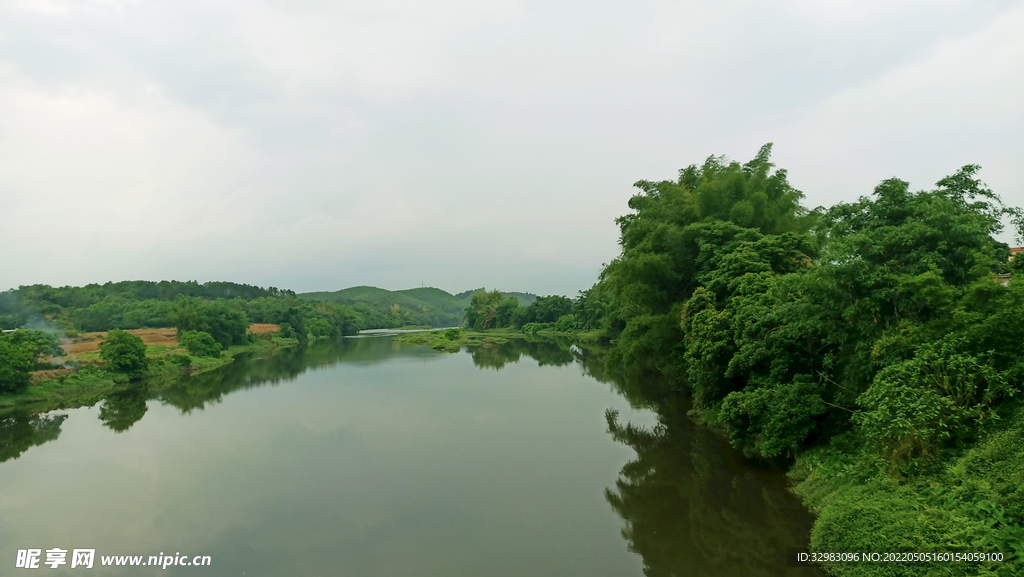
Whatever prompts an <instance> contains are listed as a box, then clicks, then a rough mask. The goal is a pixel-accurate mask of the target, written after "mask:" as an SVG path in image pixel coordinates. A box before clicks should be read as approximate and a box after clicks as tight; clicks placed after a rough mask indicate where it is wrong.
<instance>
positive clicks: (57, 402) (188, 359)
mask: <svg viewBox="0 0 1024 577" xmlns="http://www.w3.org/2000/svg"><path fill="white" fill-rule="evenodd" d="M298 342H299V341H298V340H296V339H291V338H284V337H281V336H279V335H276V334H260V335H257V337H256V339H255V342H254V343H252V344H249V345H236V346H233V347H229V348H228V349H226V350H224V351H222V352H221V354H220V355H219V356H216V357H209V356H206V357H203V356H194V355H191V354H189V352H188V350H187V349H184V348H182V347H180V346H178V345H177V344H173V345H171V344H162V345H148V346H146V357H147V358H148V359H149V370H148V372H147V373H146V376H145V377H143V380H149V379H153V378H155V377H167V376H173V375H185V374H198V373H204V372H207V371H211V370H214V369H217V368H219V367H222V366H224V365H226V364H228V363H231V362H234V360H235V357H237V356H239V355H242V354H253V355H265V354H272V353H273V352H274V351H275V350H276V349H279V348H282V347H290V346H295V345H297V344H298ZM70 362H71V364H72V367H74V368H70V369H59V370H55V371H42V373H43V375H42V377H39V376H37V377H36V378H34V379H33V382H32V384H31V385H30V386H29V387H28V389H26V390H25V391H23V392H20V393H13V394H10V393H9V394H3V395H0V414H2V413H4V412H5V411H9V410H19V411H25V410H28V411H31V412H38V413H42V412H46V411H51V410H55V409H66V408H70V407H79V406H86V405H92V404H95V403H97V402H99V401H100V400H102V399H103V398H104V397H106V396H107V395H109V394H110V393H111V392H114V391H115V390H117V389H118V388H119V387H121V386H123V385H124V377H123V376H122V375H119V374H116V373H113V372H111V371H107V370H104V369H103V366H102V364H100V362H99V360H98V353H95V352H84V353H81V354H79V355H76V356H74V357H71V358H70Z"/></svg>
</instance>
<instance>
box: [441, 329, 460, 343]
mask: <svg viewBox="0 0 1024 577" xmlns="http://www.w3.org/2000/svg"><path fill="white" fill-rule="evenodd" d="M461 336H462V331H460V330H459V329H448V330H446V331H444V338H446V339H448V340H450V341H454V340H458V339H459V337H461Z"/></svg>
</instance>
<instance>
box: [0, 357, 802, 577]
mask: <svg viewBox="0 0 1024 577" xmlns="http://www.w3.org/2000/svg"><path fill="white" fill-rule="evenodd" d="M599 354H600V353H599V352H586V351H582V350H580V349H578V348H576V347H569V346H568V345H567V344H566V343H561V344H559V343H553V342H552V343H544V342H538V343H526V342H523V341H512V342H510V343H509V344H508V345H503V346H500V347H496V348H486V349H476V350H473V351H465V350H464V351H463V352H461V353H457V354H446V353H438V352H435V351H432V350H430V349H427V348H425V347H403V346H399V345H397V344H395V343H392V342H391V341H390V340H388V338H387V337H373V338H357V339H343V340H339V341H333V342H318V343H315V344H313V345H311V346H310V347H307V348H303V349H293V350H287V351H284V352H282V353H281V354H278V355H276V356H273V357H270V358H266V359H252V360H247V361H238V362H236V363H233V364H232V365H231V366H229V367H227V368H225V369H224V370H222V371H219V372H216V373H212V374H206V375H199V376H195V377H191V378H183V379H181V380H180V381H179V382H177V383H174V384H173V385H171V386H169V387H166V388H164V389H162V390H159V391H151V390H147V389H146V388H145V387H136V388H132V389H127V390H124V391H121V392H119V393H117V394H116V395H114V396H112V397H110V398H108V399H106V400H104V401H103V402H101V403H99V404H97V405H96V406H94V407H83V408H77V409H70V410H65V411H56V412H51V413H47V414H45V415H36V416H32V415H21V414H7V415H4V416H0V459H3V460H4V462H2V463H0V575H17V574H26V575H31V574H35V573H27V572H26V571H25V570H21V569H14V565H15V558H16V552H17V550H18V549H27V548H40V549H44V550H45V549H51V548H54V547H58V548H61V549H68V550H70V549H74V548H90V549H96V551H97V553H96V555H97V558H96V562H95V566H94V568H93V569H78V568H76V569H71V568H70V563H69V564H68V565H64V566H62V567H60V568H59V570H58V571H59V573H58V572H57V571H53V570H52V569H50V568H49V567H46V566H43V567H41V568H40V569H38V571H40V572H41V573H40V574H50V573H51V571H53V574H54V575H58V574H60V575H65V574H66V575H74V574H82V575H86V576H88V575H97V576H100V575H156V574H167V575H169V574H175V575H186V574H188V575H206V576H213V575H247V576H274V577H277V576H285V575H300V576H306V575H309V576H314V575H339V576H349V575H352V576H360V577H372V576H407V575H408V576H448V577H459V576H481V575H487V576H506V575H507V576H560V577H561V576H575V575H580V576H588V577H590V576H593V577H597V576H616V577H619V576H641V575H644V574H645V571H646V574H647V575H650V576H655V575H658V576H660V575H666V576H667V575H672V576H677V575H678V576H683V575H816V574H817V573H812V572H810V571H809V570H807V569H803V570H801V571H798V570H797V569H793V568H788V567H787V566H786V563H785V560H784V553H785V550H786V548H787V547H798V546H804V545H806V543H807V540H808V530H809V526H810V522H811V517H810V516H809V515H808V513H807V512H806V511H805V510H804V509H803V508H802V507H801V506H800V504H799V502H798V501H797V500H796V499H795V498H794V497H792V495H790V494H789V493H787V492H786V490H785V481H784V479H783V478H782V477H781V475H780V474H779V473H777V472H772V471H768V470H763V469H759V468H756V467H754V466H752V465H751V464H749V463H746V462H744V461H743V460H742V459H741V458H740V457H739V456H738V455H737V454H736V453H735V452H734V451H733V450H731V449H730V448H729V447H728V444H727V443H723V442H722V441H721V440H720V439H717V438H716V437H714V436H713V435H711V434H709V433H707V432H706V431H703V430H702V429H700V428H698V427H695V426H694V425H693V424H692V423H691V422H690V421H689V420H687V419H686V417H685V409H686V407H685V404H684V403H683V402H682V401H673V400H671V399H649V398H644V393H643V391H644V387H643V385H642V384H638V383H613V382H601V380H599V379H600V378H603V377H602V376H601V371H600V369H599V367H600V365H601V363H600V358H599ZM176 553H181V554H185V555H188V556H189V557H190V558H191V557H192V556H194V555H209V556H210V557H211V559H212V565H211V566H210V567H169V568H168V569H166V570H160V569H159V568H152V567H117V568H114V567H110V568H103V567H100V566H99V565H100V557H101V556H107V555H142V556H144V557H145V559H144V561H143V562H145V561H146V560H148V556H150V555H159V554H165V555H168V554H169V555H173V554H176ZM43 556H44V558H45V553H44V554H43ZM69 560H70V554H69Z"/></svg>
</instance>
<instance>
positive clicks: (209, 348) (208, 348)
mask: <svg viewBox="0 0 1024 577" xmlns="http://www.w3.org/2000/svg"><path fill="white" fill-rule="evenodd" d="M179 343H180V344H181V346H183V347H185V348H186V349H188V352H189V353H191V354H192V355H195V356H197V357H218V356H220V352H221V350H223V347H222V346H221V344H220V343H218V342H217V341H215V340H214V339H213V336H212V335H210V333H204V332H202V331H189V332H187V333H185V334H183V335H181V339H180V340H179Z"/></svg>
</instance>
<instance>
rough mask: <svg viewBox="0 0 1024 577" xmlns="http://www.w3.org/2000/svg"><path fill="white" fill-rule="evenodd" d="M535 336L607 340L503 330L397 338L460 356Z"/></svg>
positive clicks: (598, 335) (598, 334) (594, 337)
mask: <svg viewBox="0 0 1024 577" xmlns="http://www.w3.org/2000/svg"><path fill="white" fill-rule="evenodd" d="M532 336H541V337H566V338H569V339H572V340H575V341H579V342H593V343H596V342H600V341H601V340H602V339H604V338H605V335H604V332H603V331H587V332H557V331H555V330H553V329H552V330H543V331H535V332H530V333H524V332H523V331H521V330H519V329H512V328H502V329H488V330H485V331H475V330H472V329H443V330H442V329H439V330H436V331H429V332H419V333H409V334H404V335H398V336H396V337H394V339H392V340H395V341H398V342H400V343H403V344H407V345H428V346H429V347H430V348H432V349H434V350H438V351H446V352H452V353H455V352H458V351H459V350H460V349H461V347H463V346H481V345H500V344H504V343H507V342H508V341H509V340H511V339H527V338H530V337H532Z"/></svg>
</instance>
